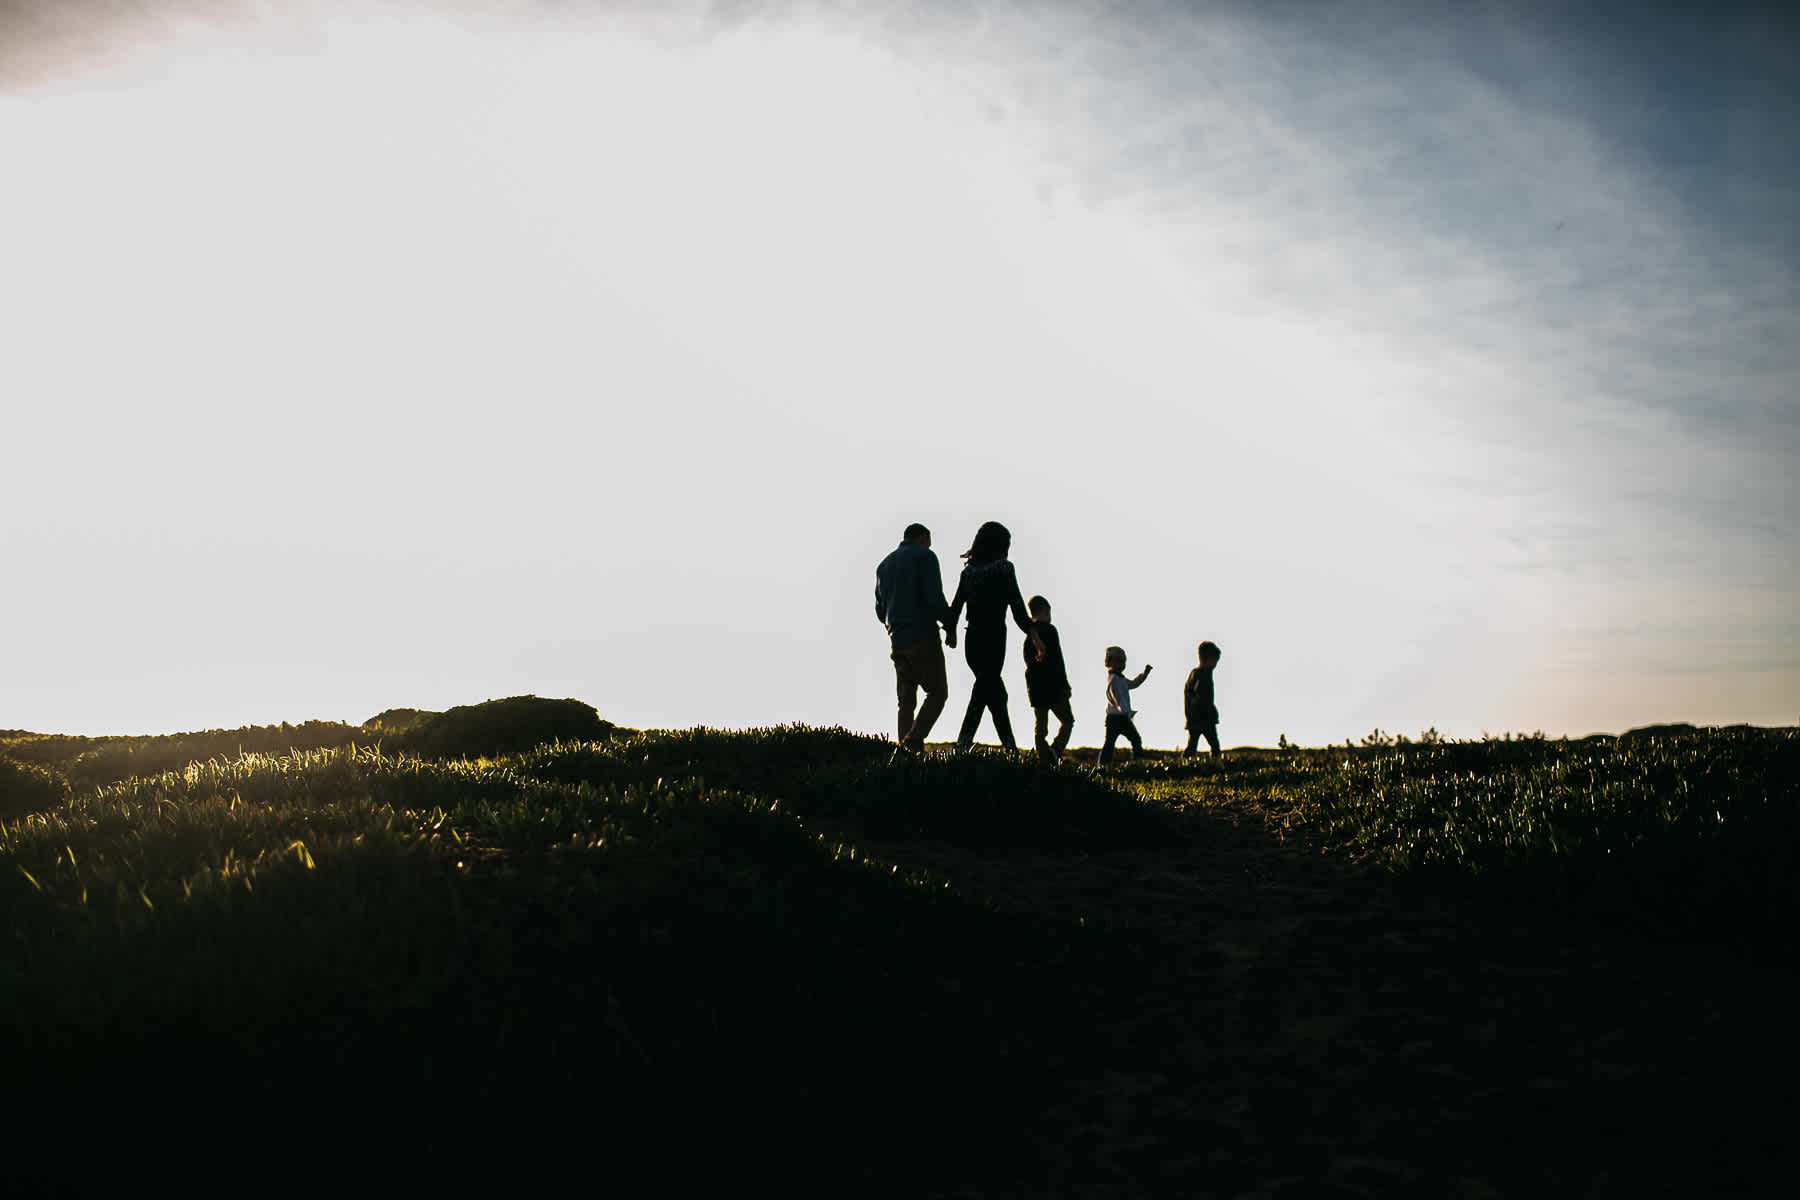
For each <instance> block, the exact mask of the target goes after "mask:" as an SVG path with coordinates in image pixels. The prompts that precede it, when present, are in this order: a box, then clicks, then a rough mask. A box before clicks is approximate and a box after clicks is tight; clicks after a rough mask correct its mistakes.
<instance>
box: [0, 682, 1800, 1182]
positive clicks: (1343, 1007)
mask: <svg viewBox="0 0 1800 1200" xmlns="http://www.w3.org/2000/svg"><path fill="white" fill-rule="evenodd" d="M451 714H455V716H454V717H452V716H451ZM371 734H375V735H376V736H373V737H372V736H370V735H371ZM284 737H289V738H298V739H299V740H296V741H295V743H294V744H293V746H292V747H291V748H290V747H287V746H281V745H280V744H279V743H280V741H281V740H282V739H283V738H284ZM226 746H232V747H234V748H235V747H237V746H242V747H244V748H245V749H244V752H241V753H239V752H235V750H226V749H222V747H226ZM202 750H211V753H209V754H208V755H207V756H206V757H204V758H202V757H201V756H200V751H202ZM1091 753H1092V752H1091V751H1088V752H1085V753H1083V754H1078V755H1076V756H1075V757H1076V758H1077V759H1078V760H1083V759H1086V760H1090V761H1091ZM184 755H185V756H186V757H183V756H184ZM0 756H3V757H0V803H3V804H5V805H7V806H9V807H7V808H6V809H5V810H4V812H6V813H9V814H10V816H9V818H8V819H7V822H6V824H5V825H4V826H3V827H0V914H4V917H3V918H0V919H3V920H4V921H5V923H6V929H5V931H4V932H5V935H6V936H5V938H4V940H3V941H0V988H3V989H4V994H5V996H6V999H7V1004H6V1011H7V1013H8V1017H9V1025H8V1028H9V1031H10V1037H9V1041H8V1046H7V1052H8V1061H9V1068H10V1071H9V1075H10V1077H11V1078H12V1079H13V1080H14V1081H16V1082H15V1085H14V1086H13V1087H11V1088H10V1089H9V1091H8V1094H7V1101H6V1104H7V1111H6V1112H5V1113H4V1114H0V1115H3V1116H4V1121H5V1124H4V1126H3V1127H4V1128H5V1129H6V1130H7V1131H8V1132H9V1133H11V1134H12V1135H13V1136H14V1137H15V1138H17V1139H19V1144H20V1145H30V1146H33V1147H35V1148H36V1152H37V1153H38V1154H40V1155H44V1156H49V1157H54V1156H56V1155H58V1154H63V1153H74V1152H77V1151H78V1150H79V1149H80V1148H82V1147H84V1146H88V1145H92V1144H95V1143H96V1142H98V1143H100V1144H103V1145H104V1146H106V1147H107V1153H108V1155H109V1160H110V1161H117V1162H121V1163H128V1164H130V1165H131V1170H132V1171H133V1172H135V1177H136V1178H137V1179H139V1180H140V1181H142V1180H145V1179H150V1178H152V1177H156V1176H161V1175H165V1174H166V1175H167V1176H168V1177H169V1178H180V1177H186V1176H187V1175H188V1174H189V1173H191V1172H192V1171H194V1170H196V1169H199V1168H202V1167H203V1168H204V1169H206V1170H227V1169H229V1170H245V1171H253V1172H256V1173H257V1174H256V1177H258V1178H266V1179H271V1180H282V1181H287V1182H288V1183H291V1184H294V1185H297V1186H312V1187H314V1188H317V1189H321V1190H323V1189H327V1188H329V1189H331V1190H334V1191H337V1190H343V1189H345V1188H348V1189H349V1190H354V1191H359V1192H371V1191H405V1192H408V1193H414V1192H419V1191H425V1190H431V1191H438V1192H445V1193H448V1194H460V1193H462V1192H470V1193H482V1194H486V1193H490V1192H492V1191H493V1190H494V1188H495V1187H496V1186H500V1185H502V1184H504V1186H506V1187H507V1188H508V1189H510V1190H545V1189H548V1190H551V1191H555V1192H561V1191H577V1190H579V1191H582V1192H584V1193H586V1192H591V1191H594V1190H597V1189H602V1188H618V1189H623V1190H625V1191H626V1192H627V1193H628V1194H682V1193H688V1192H693V1191H701V1190H704V1191H707V1192H713V1193H717V1192H722V1191H729V1192H733V1193H745V1192H750V1193H755V1192H774V1191H781V1192H784V1193H789V1194H793V1193H800V1194H827V1193H829V1194H862V1195H1018V1194H1169V1195H1194V1194H1206V1193H1216V1194H1271V1195H1272V1194H1280V1193H1284V1192H1285V1193H1289V1194H1295V1195H1299V1194H1307V1195H1316V1194H1344V1195H1349V1194H1376V1193H1380V1194H1389V1193H1392V1192H1394V1191H1414V1192H1417V1193H1420V1194H1426V1193H1429V1194H1443V1193H1445V1192H1452V1191H1454V1192H1461V1193H1466V1194H1475V1193H1479V1194H1510V1193H1514V1192H1518V1191H1524V1190H1535V1191H1545V1190H1550V1191H1562V1190H1571V1189H1573V1190H1579V1191H1583V1192H1609V1193H1612V1192H1624V1191H1642V1190H1651V1191H1658V1190H1663V1189H1666V1188H1667V1187H1669V1186H1670V1184H1671V1182H1672V1181H1678V1182H1680V1183H1681V1184H1683V1185H1685V1184H1687V1183H1690V1182H1691V1183H1692V1184H1693V1189H1698V1190H1713V1189H1720V1188H1723V1189H1726V1190H1746V1189H1749V1190H1754V1189H1757V1188H1765V1187H1770V1186H1775V1185H1778V1184H1780V1183H1782V1182H1788V1181H1791V1179H1792V1169H1791V1168H1790V1167H1789V1166H1788V1165H1787V1155H1786V1151H1785V1149H1783V1147H1784V1146H1785V1144H1786V1142H1785V1134H1784V1133H1783V1131H1784V1130H1786V1129H1788V1128H1790V1127H1791V1125H1792V1122H1793V1121H1794V1119H1795V1117H1796V1115H1797V1114H1800V1105H1797V1104H1796V1097H1795V1096H1794V1094H1793V1087H1792V1085H1791V1084H1790V1083H1789V1082H1788V1081H1789V1080H1792V1079H1794V1078H1796V1077H1800V1076H1797V1075H1796V1072H1795V1070H1794V1068H1795V1067H1797V1066H1800V1062H1796V1061H1795V1060H1796V1059H1797V1058H1800V1053H1797V1052H1796V1051H1795V1050H1794V1049H1792V1048H1791V1046H1789V1045H1788V1039H1786V1037H1785V1034H1784V1032H1783V1031H1784V1030H1785V1025H1786V1020H1787V1012H1788V1010H1789V1008H1790V1006H1791V1004H1792V1001H1793V999H1794V995H1793V986H1792V984H1793V978H1792V972H1791V968H1789V967H1788V965H1787V963H1786V962H1785V955H1780V954H1775V955H1771V954H1769V953H1767V950H1766V946H1767V944H1766V943H1763V942H1760V941H1759V938H1760V937H1761V936H1762V934H1763V931H1764V930H1777V931H1781V930H1785V928H1786V919H1787V918H1788V917H1791V916H1792V915H1793V914H1794V910H1795V903H1794V901H1795V889H1794V886H1793V885H1792V884H1791V883H1790V882H1788V880H1789V878H1790V873H1789V872H1788V871H1787V870H1786V863H1785V854H1786V847H1787V846H1788V845H1790V844H1791V843H1792V837H1791V835H1792V834H1793V833H1794V832H1795V828H1794V826H1795V820H1796V818H1795V805H1794V800H1795V783H1796V781H1797V780H1800V731H1795V730H1748V729H1733V730H1693V729H1679V728H1672V729H1667V730H1661V731H1652V732H1650V733H1647V734H1645V735H1643V736H1639V737H1626V738H1621V739H1610V738H1609V739H1588V740H1584V741H1581V742H1557V741H1549V740H1546V739H1540V738H1527V739H1518V740H1503V741H1493V740H1490V741H1485V742H1478V743H1432V744H1425V745H1419V744H1411V745H1369V746H1363V747H1344V748H1331V749H1314V750H1289V751H1242V752H1238V753H1235V754H1234V755H1232V756H1228V758H1227V759H1226V760H1225V761H1224V762H1223V763H1218V762H1212V761H1202V762H1199V763H1194V764H1184V763H1181V762H1179V761H1177V760H1175V759H1173V758H1170V757H1165V756H1158V755H1152V756H1147V758H1146V759H1145V760H1144V761H1141V762H1137V763H1133V764H1131V765H1129V766H1126V767H1124V768H1122V769H1118V770H1115V771H1113V772H1111V773H1108V774H1104V775H1102V774H1100V773H1097V772H1096V771H1095V770H1094V769H1093V768H1092V767H1091V766H1089V765H1086V763H1085V762H1081V761H1078V762H1077V763H1075V764H1072V765H1069V766H1065V767H1064V768H1062V769H1060V770H1056V771H1050V770H1045V769H1043V768H1040V767H1037V766H1035V765H1033V764H1030V763H1027V762H1025V761H1023V760H1019V759H1015V758H1011V757H1008V756H1005V755H1001V754H999V753H997V752H989V753H983V752H977V753H974V754H968V755H960V756H951V755H930V756H927V757H926V758H924V759H906V760H901V761H899V762H891V761H890V760H889V746H888V744H887V743H885V742H884V741H882V740H880V739H875V738H869V737H865V736H862V735H857V734H853V733H849V732H846V731H843V730H829V729H824V730H822V729H807V728H801V727H782V728H776V729H764V730H748V731H737V732H731V731H718V730H707V729H694V730H687V731H648V732H638V731H631V730H624V729H620V728H618V727H616V726H611V725H608V724H606V723H605V722H602V721H600V719H599V717H598V715H597V714H595V713H593V710H592V709H591V708H587V706H585V705H580V704H579V702H576V701H541V700H537V699H536V698H532V697H515V698H512V699H511V700H508V701H495V702H490V703H489V704H487V705H475V706H469V708H467V709H463V710H451V713H448V714H421V713H417V712H413V711H410V710H390V712H389V713H386V714H382V717H381V718H379V719H376V720H372V722H371V723H370V724H369V725H365V726H362V727H350V726H328V725H326V724H325V723H320V722H312V723H308V724H307V725H303V726H282V727H278V728H276V727H263V728H262V729H257V730H238V731H228V732H225V733H219V732H216V731H215V732H213V733H207V734H193V735H182V736H180V737H176V738H170V739H154V738H150V739H72V738H56V737H52V736H47V735H38V734H25V733H20V732H17V731H14V732H11V733H5V734H0ZM176 759H180V760H181V761H180V762H178V763H177V762H176V761H175V760H176ZM134 762H135V763H138V764H142V765H144V767H145V769H144V770H143V771H142V772H139V773H132V774H125V775H120V774H118V772H119V771H120V770H121V769H123V768H125V767H128V766H130V765H131V764H133V763H134ZM152 764H156V765H155V767H154V769H152V767H151V765H152ZM1693 1189H1689V1188H1687V1187H1685V1186H1684V1187H1683V1188H1682V1190H1693Z"/></svg>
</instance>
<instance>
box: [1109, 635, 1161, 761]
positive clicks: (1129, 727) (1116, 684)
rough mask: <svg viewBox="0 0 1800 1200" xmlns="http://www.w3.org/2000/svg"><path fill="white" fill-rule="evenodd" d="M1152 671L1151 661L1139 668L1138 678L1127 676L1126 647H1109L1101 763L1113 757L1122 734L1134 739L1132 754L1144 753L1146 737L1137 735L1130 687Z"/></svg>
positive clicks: (1132, 741) (1141, 681) (1138, 755)
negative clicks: (1116, 743) (1104, 734)
mask: <svg viewBox="0 0 1800 1200" xmlns="http://www.w3.org/2000/svg"><path fill="white" fill-rule="evenodd" d="M1149 675H1150V664H1148V663H1145V664H1144V669H1143V670H1142V671H1139V672H1138V675H1137V678H1136V679H1127V678H1125V651H1124V650H1122V649H1120V648H1119V647H1118V646H1108V647H1107V648H1106V741H1105V742H1103V743H1102V744H1101V746H1100V765H1101V766H1103V767H1104V766H1105V765H1106V764H1107V763H1109V762H1111V761H1112V751H1113V743H1114V742H1116V741H1118V739H1119V737H1120V736H1121V735H1123V736H1124V738H1125V740H1126V741H1128V742H1130V743H1131V757H1132V758H1134V759H1136V758H1138V757H1140V756H1141V755H1142V754H1143V753H1144V739H1143V738H1141V737H1139V736H1138V731H1137V726H1136V725H1135V724H1134V723H1133V722H1132V720H1131V718H1132V717H1134V716H1136V715H1137V712H1136V710H1135V709H1133V708H1132V707H1131V689H1132V688H1135V687H1139V686H1141V685H1142V684H1143V682H1144V680H1145V679H1146V678H1148V677H1149Z"/></svg>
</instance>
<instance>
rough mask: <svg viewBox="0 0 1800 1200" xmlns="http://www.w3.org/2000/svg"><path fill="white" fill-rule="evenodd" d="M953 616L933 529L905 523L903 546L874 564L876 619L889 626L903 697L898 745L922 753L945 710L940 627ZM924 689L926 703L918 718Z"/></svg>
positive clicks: (953, 632)
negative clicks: (933, 546)
mask: <svg viewBox="0 0 1800 1200" xmlns="http://www.w3.org/2000/svg"><path fill="white" fill-rule="evenodd" d="M949 616H950V605H949V604H948V603H946V602H945V600H944V578H943V575H942V574H940V573H939V571H938V560H937V555H935V554H933V553H932V552H931V530H929V529H927V528H925V527H924V526H923V525H920V524H917V523H914V524H912V525H908V526H907V527H906V532H905V533H904V534H902V535H901V541H900V545H899V546H897V547H895V549H894V552H893V553H892V554H890V555H888V556H887V557H886V558H884V559H882V560H881V565H880V566H878V567H876V568H875V617H876V619H877V620H879V621H880V622H881V623H882V624H883V625H886V626H887V631H888V643H889V645H890V646H891V647H892V649H893V658H894V680H895V683H896V686H897V691H898V694H899V699H900V711H899V726H898V735H897V736H898V738H899V743H900V744H899V749H901V750H907V751H911V752H913V753H918V752H919V751H920V750H923V749H924V748H925V736H926V735H927V734H929V733H930V732H931V726H932V724H933V723H934V722H936V720H937V719H938V714H939V713H941V712H943V711H944V700H945V698H946V697H947V696H948V695H949V693H950V685H949V684H948V683H947V682H946V681H945V679H944V646H943V643H940V642H939V641H938V626H939V625H942V624H945V623H946V621H947V620H948V619H949ZM948 641H949V644H950V645H952V646H954V645H956V629H955V627H954V626H951V627H950V628H949V629H948ZM920 688H924V689H925V702H924V703H923V704H920V705H919V706H918V716H917V718H916V719H915V717H914V716H913V706H914V704H915V702H916V701H917V698H918V697H917V693H918V690H919V689H920Z"/></svg>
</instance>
